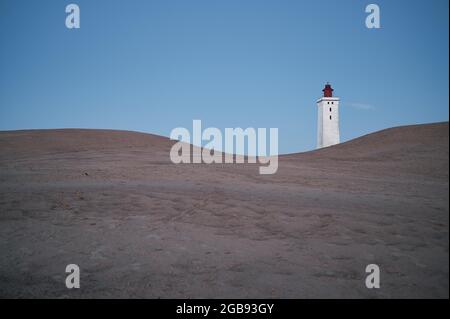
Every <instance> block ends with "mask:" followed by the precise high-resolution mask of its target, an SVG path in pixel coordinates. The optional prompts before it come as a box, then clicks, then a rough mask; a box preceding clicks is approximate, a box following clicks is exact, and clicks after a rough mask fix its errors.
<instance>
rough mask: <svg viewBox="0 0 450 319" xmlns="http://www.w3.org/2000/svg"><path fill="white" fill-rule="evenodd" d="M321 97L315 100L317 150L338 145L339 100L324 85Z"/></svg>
mask: <svg viewBox="0 0 450 319" xmlns="http://www.w3.org/2000/svg"><path fill="white" fill-rule="evenodd" d="M322 91H323V97H321V98H320V99H318V100H317V148H322V147H327V146H330V145H334V144H339V141H340V138H339V98H338V97H333V89H332V88H331V85H330V84H328V83H327V84H326V85H325V88H324V89H323V90H322Z"/></svg>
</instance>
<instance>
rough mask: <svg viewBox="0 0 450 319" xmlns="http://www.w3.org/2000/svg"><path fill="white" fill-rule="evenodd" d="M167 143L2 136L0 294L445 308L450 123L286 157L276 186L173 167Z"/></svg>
mask: <svg viewBox="0 0 450 319" xmlns="http://www.w3.org/2000/svg"><path fill="white" fill-rule="evenodd" d="M172 143H173V142H172V141H170V140H168V139H167V138H164V137H160V136H155V135H150V134H143V133H136V132H128V131H113V130H81V129H64V130H28V131H8V132H0V150H1V152H0V252H1V255H2V258H1V259H0V297H31V298H35V297H52V298H53V297H57V298H80V297H96V298H103V297H124V298H126V297H132V298H137V297H145V298H159V297H161V298H169V297H172V298H202V297H211V298H247V297H249V298H282V297H284V298H339V297H343V298H405V297H407V298H418V297H425V298H432V297H436V298H448V297H449V277H448V274H449V254H448V246H449V235H448V231H449V199H448V191H449V189H448V188H449V187H448V181H449V179H448V170H449V144H448V143H449V141H448V123H437V124H428V125H414V126H406V127H398V128H392V129H388V130H384V131H381V132H377V133H374V134H369V135H366V136H364V137H361V138H358V139H355V140H352V141H349V142H347V143H343V144H340V145H337V146H333V147H329V148H325V149H321V150H317V151H313V152H307V153H301V154H290V155H285V156H281V157H280V164H279V170H278V172H277V174H275V175H259V174H258V167H259V164H258V165H255V164H233V165H229V164H228V165H226V164H223V165H222V164H214V165H206V164H182V165H174V164H172V163H171V162H170V159H169V150H170V147H171V145H172ZM71 263H75V264H78V265H79V266H80V268H81V289H72V290H68V289H67V288H66V287H65V284H64V281H65V276H66V274H65V272H64V270H65V267H66V265H67V264H71ZM371 263H375V264H378V265H379V266H380V268H381V288H380V289H367V288H366V287H365V284H364V281H365V276H366V273H365V267H366V265H368V264H371Z"/></svg>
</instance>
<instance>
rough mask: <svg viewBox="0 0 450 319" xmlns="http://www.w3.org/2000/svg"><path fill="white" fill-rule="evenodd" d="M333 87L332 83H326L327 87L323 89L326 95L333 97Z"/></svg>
mask: <svg viewBox="0 0 450 319" xmlns="http://www.w3.org/2000/svg"><path fill="white" fill-rule="evenodd" d="M333 91H334V90H333V89H332V88H331V85H330V84H328V83H327V84H325V88H324V89H323V90H322V92H323V96H324V97H333Z"/></svg>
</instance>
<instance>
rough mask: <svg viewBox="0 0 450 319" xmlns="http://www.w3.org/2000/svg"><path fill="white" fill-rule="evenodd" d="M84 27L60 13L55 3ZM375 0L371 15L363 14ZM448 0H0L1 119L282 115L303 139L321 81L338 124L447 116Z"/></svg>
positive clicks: (154, 123)
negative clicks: (369, 23) (375, 19)
mask: <svg viewBox="0 0 450 319" xmlns="http://www.w3.org/2000/svg"><path fill="white" fill-rule="evenodd" d="M71 2H73V3H76V4H78V5H79V6H80V9H81V29H78V30H74V29H73V30H69V29H67V28H66V27H65V18H66V15H67V14H66V13H65V6H66V5H67V4H69V3H71ZM369 3H377V4H378V5H379V6H380V9H381V26H382V28H381V29H378V30H376V29H370V30H369V29H367V28H366V27H365V22H364V21H365V18H366V15H367V14H366V13H365V6H366V5H367V4H369ZM448 10H449V8H448V1H447V0H442V1H441V0H424V1H400V0H389V1H372V0H367V1H356V0H342V1H337V0H330V1H316V0H314V1H312V0H309V1H299V0H293V1H285V0H201V1H200V0H178V1H174V0H168V1H165V0H164V1H163V0H159V1H150V0H149V1H139V0H130V1H125V0H123V1H114V0H108V1H106V0H95V1H93V0H72V1H63V0H55V1H46V0H40V1H23V0H0V130H14V129H32V128H33V129H35V128H66V127H82V128H110V129H125V130H136V131H143V132H150V133H155V134H159V135H165V136H168V135H169V134H170V131H171V130H172V129H173V128H175V127H178V126H183V127H187V128H191V127H192V120H193V119H201V120H202V122H203V126H204V127H205V126H214V127H218V128H221V129H223V128H225V127H243V128H246V127H255V128H256V127H278V128H279V138H280V141H279V144H280V153H290V152H297V151H304V150H309V149H313V148H314V147H315V143H316V116H317V114H316V105H315V101H316V100H317V98H318V97H319V96H320V95H321V93H322V92H321V89H322V88H323V85H324V83H325V82H326V81H329V82H330V83H331V84H332V85H333V87H334V89H335V92H334V93H335V95H337V96H339V97H340V98H341V110H340V112H341V113H340V117H341V138H342V139H343V140H348V139H352V138H355V137H357V136H360V135H363V134H366V133H368V132H373V131H376V130H380V129H383V128H387V127H392V126H398V125H404V124H414V123H427V122H437V121H448V112H449V93H448V92H449V91H448V85H449V73H448V70H449V61H448V58H449V51H448V46H449V43H448V37H449V34H448V27H449V17H448Z"/></svg>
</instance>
